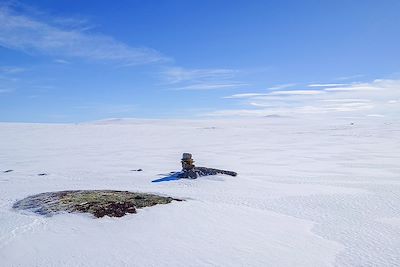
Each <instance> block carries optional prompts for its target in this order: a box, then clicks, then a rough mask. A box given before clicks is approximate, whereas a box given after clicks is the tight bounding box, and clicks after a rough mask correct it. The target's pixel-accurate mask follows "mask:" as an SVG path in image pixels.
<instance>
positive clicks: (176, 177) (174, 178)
mask: <svg viewBox="0 0 400 267" xmlns="http://www.w3.org/2000/svg"><path fill="white" fill-rule="evenodd" d="M180 179H182V178H181V177H179V172H176V173H173V174H170V175H168V176H165V177H163V178H160V179H156V180H153V181H151V182H152V183H161V182H170V181H177V180H180Z"/></svg>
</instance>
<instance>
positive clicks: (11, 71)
mask: <svg viewBox="0 0 400 267" xmlns="http://www.w3.org/2000/svg"><path fill="white" fill-rule="evenodd" d="M24 71H26V69H25V68H21V67H8V66H3V67H1V66H0V73H1V74H16V73H21V72H24Z"/></svg>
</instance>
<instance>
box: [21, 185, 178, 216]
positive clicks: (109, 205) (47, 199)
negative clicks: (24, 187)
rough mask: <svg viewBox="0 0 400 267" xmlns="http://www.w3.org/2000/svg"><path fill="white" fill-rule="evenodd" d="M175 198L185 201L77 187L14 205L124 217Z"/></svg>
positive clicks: (38, 210) (45, 212) (40, 211)
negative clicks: (78, 188)
mask: <svg viewBox="0 0 400 267" xmlns="http://www.w3.org/2000/svg"><path fill="white" fill-rule="evenodd" d="M173 200H176V201H181V200H180V199H174V198H171V197H163V196H158V195H155V194H146V193H135V192H129V191H114V190H77V191H59V192H47V193H41V194H38V195H33V196H29V197H27V198H24V199H22V200H19V201H17V202H16V203H15V204H14V205H13V208H15V209H20V210H30V211H33V212H35V213H38V214H42V215H46V216H51V215H53V214H55V213H58V212H62V211H66V212H85V213H90V214H93V215H94V216H95V217H97V218H100V217H103V216H106V215H107V216H110V217H122V216H124V215H125V214H127V213H136V209H140V208H144V207H151V206H154V205H157V204H168V203H170V202H172V201H173Z"/></svg>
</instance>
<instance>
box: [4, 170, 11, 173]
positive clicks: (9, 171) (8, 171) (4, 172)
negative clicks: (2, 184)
mask: <svg viewBox="0 0 400 267" xmlns="http://www.w3.org/2000/svg"><path fill="white" fill-rule="evenodd" d="M13 171H14V170H6V171H3V173H8V172H13Z"/></svg>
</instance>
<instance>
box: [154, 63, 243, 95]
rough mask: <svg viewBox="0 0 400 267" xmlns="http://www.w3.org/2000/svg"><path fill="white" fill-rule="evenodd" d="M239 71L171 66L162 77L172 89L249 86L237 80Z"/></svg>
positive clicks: (211, 88)
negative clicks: (236, 76)
mask: <svg viewBox="0 0 400 267" xmlns="http://www.w3.org/2000/svg"><path fill="white" fill-rule="evenodd" d="M237 73H239V71H237V70H232V69H185V68H182V67H171V68H168V69H166V70H165V71H164V72H162V77H163V78H164V80H165V81H166V83H167V86H169V87H171V86H173V88H170V89H171V90H175V91H183V90H216V89H228V88H238V87H243V86H248V85H249V84H247V83H242V82H239V81H236V80H235V79H234V78H235V75H236V74H237Z"/></svg>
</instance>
